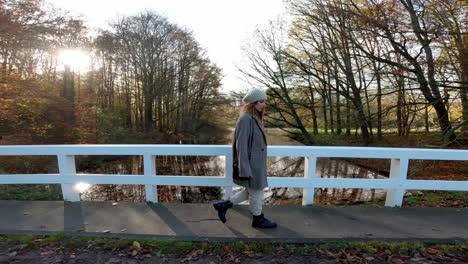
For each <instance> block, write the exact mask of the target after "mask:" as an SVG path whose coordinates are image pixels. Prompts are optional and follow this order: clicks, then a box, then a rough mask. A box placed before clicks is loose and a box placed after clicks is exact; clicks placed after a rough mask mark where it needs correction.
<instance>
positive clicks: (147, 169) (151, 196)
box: [143, 154, 158, 203]
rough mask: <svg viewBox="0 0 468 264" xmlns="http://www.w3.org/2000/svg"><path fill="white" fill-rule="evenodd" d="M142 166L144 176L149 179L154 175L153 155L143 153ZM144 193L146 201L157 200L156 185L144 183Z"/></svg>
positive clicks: (154, 201)
mask: <svg viewBox="0 0 468 264" xmlns="http://www.w3.org/2000/svg"><path fill="white" fill-rule="evenodd" d="M143 158H144V160H143V168H144V173H145V177H146V178H148V179H151V178H152V177H155V175H156V159H155V156H153V155H150V154H145V155H144V156H143ZM145 194H146V201H147V202H153V203H157V202H158V186H157V185H151V184H146V185H145Z"/></svg>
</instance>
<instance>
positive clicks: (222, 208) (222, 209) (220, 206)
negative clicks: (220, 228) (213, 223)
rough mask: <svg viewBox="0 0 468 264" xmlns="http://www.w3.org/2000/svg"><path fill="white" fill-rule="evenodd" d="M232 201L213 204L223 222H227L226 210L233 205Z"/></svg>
mask: <svg viewBox="0 0 468 264" xmlns="http://www.w3.org/2000/svg"><path fill="white" fill-rule="evenodd" d="M232 205H233V204H232V202H231V201H229V200H226V201H222V202H217V203H214V204H213V207H214V208H215V209H216V211H218V217H219V220H221V222H223V223H226V212H227V210H228V209H229V208H231V207H232Z"/></svg>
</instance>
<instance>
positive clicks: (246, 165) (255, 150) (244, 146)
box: [232, 113, 268, 190]
mask: <svg viewBox="0 0 468 264" xmlns="http://www.w3.org/2000/svg"><path fill="white" fill-rule="evenodd" d="M258 122H259V121H257V119H256V118H254V117H253V116H252V115H251V114H249V113H243V114H241V116H240V117H239V119H238V120H237V124H236V130H235V132H234V139H233V143H232V150H233V151H232V153H233V161H234V162H237V163H238V165H239V176H240V177H242V178H240V177H239V178H237V177H234V182H235V183H236V184H237V185H241V186H244V187H248V188H252V189H255V190H262V189H264V188H265V187H267V186H268V183H267V165H266V161H267V141H266V136H265V134H264V133H263V130H262V129H261V127H260V124H259V123H258ZM251 133H252V134H251ZM250 135H252V140H251V143H250V142H249V137H250ZM249 146H251V148H249ZM249 152H250V153H251V157H250V159H249Z"/></svg>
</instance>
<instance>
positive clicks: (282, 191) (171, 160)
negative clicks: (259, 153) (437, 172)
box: [78, 156, 386, 204]
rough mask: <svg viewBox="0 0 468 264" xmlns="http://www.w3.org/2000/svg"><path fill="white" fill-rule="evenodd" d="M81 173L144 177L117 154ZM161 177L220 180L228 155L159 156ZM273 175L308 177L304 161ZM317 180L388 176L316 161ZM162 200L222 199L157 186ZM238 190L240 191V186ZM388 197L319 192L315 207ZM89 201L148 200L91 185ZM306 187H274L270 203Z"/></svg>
mask: <svg viewBox="0 0 468 264" xmlns="http://www.w3.org/2000/svg"><path fill="white" fill-rule="evenodd" d="M81 163H82V164H79V166H78V169H79V172H80V173H102V174H134V175H141V174H143V158H142V157H141V156H126V157H120V156H114V157H113V158H111V159H106V160H99V162H89V160H88V162H81ZM156 168H157V174H158V177H164V175H184V176H221V175H224V157H205V156H158V157H157V158H156ZM268 174H269V175H270V176H275V177H304V158H292V157H270V158H268ZM317 177H328V178H344V177H346V178H368V179H372V178H386V177H385V176H382V175H378V174H377V173H374V172H371V171H369V170H367V169H364V168H361V167H358V166H355V165H352V164H350V163H348V162H346V161H344V160H339V159H328V158H320V159H318V160H317ZM157 188H158V190H157V191H158V201H160V202H182V203H208V202H212V201H216V200H219V199H221V198H222V196H223V190H222V188H220V187H193V186H157ZM235 190H236V188H235ZM383 195H385V191H384V190H375V189H371V190H367V189H337V188H318V189H316V191H315V198H314V203H316V204H344V203H361V202H365V201H370V200H373V199H375V198H379V197H382V196H383ZM81 199H82V200H87V201H108V200H110V201H135V202H144V201H145V188H144V186H142V185H92V186H91V187H90V189H89V190H88V191H86V192H84V193H82V194H81ZM301 200H302V189H301V188H272V189H269V190H268V191H267V192H266V196H265V203H266V204H301V202H302V201H301Z"/></svg>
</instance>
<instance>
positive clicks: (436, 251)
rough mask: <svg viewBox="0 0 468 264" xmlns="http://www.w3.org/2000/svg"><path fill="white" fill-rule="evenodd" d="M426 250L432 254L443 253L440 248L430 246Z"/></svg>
mask: <svg viewBox="0 0 468 264" xmlns="http://www.w3.org/2000/svg"><path fill="white" fill-rule="evenodd" d="M426 252H427V253H429V254H432V255H439V254H440V253H441V252H440V251H439V250H437V249H434V248H428V249H426Z"/></svg>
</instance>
